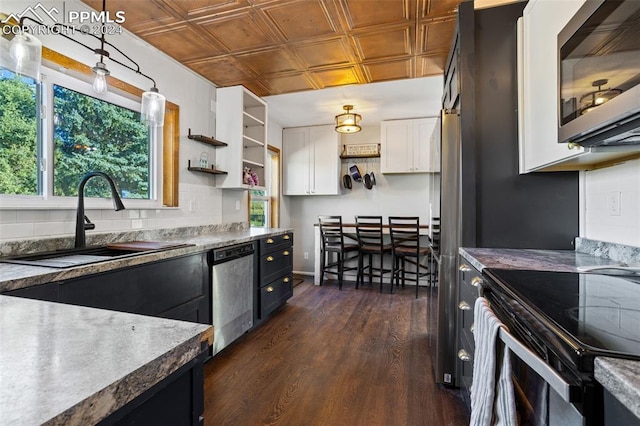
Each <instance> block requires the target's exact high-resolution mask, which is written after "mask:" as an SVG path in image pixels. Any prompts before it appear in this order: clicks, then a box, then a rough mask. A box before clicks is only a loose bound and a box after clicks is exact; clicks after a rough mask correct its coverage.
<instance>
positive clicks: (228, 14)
mask: <svg viewBox="0 0 640 426" xmlns="http://www.w3.org/2000/svg"><path fill="white" fill-rule="evenodd" d="M460 1H461V0H226V1H205V0H189V1H186V0H137V1H130V0H109V1H108V2H107V3H108V4H107V9H108V10H110V11H112V13H114V12H115V11H118V10H122V11H125V14H126V21H125V23H124V27H125V28H126V29H127V30H129V31H131V32H132V33H134V34H136V35H137V36H138V37H140V38H142V39H144V40H145V41H146V42H148V43H149V44H151V45H153V46H155V47H157V48H158V49H159V50H161V51H163V52H165V53H166V54H167V55H169V56H171V57H173V58H174V59H176V60H177V61H179V62H181V63H183V64H184V65H186V66H187V67H189V68H191V69H193V70H194V71H195V72H197V73H199V74H201V75H202V76H204V77H205V78H207V79H208V80H210V81H211V82H213V83H214V84H215V85H217V86H219V87H225V86H233V85H237V84H242V85H244V86H245V87H247V88H248V89H249V90H251V91H253V92H254V93H256V94H257V95H259V96H267V95H277V94H282V93H291V92H298V91H304V90H313V89H323V88H326V87H334V86H341V85H345V84H365V83H375V82H382V81H391V80H398V79H406V78H417V77H427V76H432V75H440V74H441V73H442V71H443V69H444V63H445V60H446V57H447V53H448V51H449V47H450V44H451V38H452V36H453V33H454V30H455V14H456V8H457V6H458V4H459V3H460ZM83 2H84V3H86V4H88V5H89V6H91V7H93V8H94V9H97V10H99V9H100V8H101V6H102V5H101V1H100V0H83Z"/></svg>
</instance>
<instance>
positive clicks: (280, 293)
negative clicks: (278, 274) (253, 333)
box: [260, 273, 293, 318]
mask: <svg viewBox="0 0 640 426" xmlns="http://www.w3.org/2000/svg"><path fill="white" fill-rule="evenodd" d="M291 296H293V274H292V273H289V274H287V275H286V276H284V277H282V278H279V279H277V280H275V281H272V282H270V283H269V284H267V285H265V286H263V287H261V288H260V318H265V317H266V316H267V315H269V314H270V313H271V312H273V311H275V310H276V309H278V308H279V307H280V306H282V305H284V303H285V302H286V301H287V299H289V298H290V297H291Z"/></svg>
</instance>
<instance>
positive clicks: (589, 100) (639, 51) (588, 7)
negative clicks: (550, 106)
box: [558, 0, 640, 146]
mask: <svg viewBox="0 0 640 426" xmlns="http://www.w3.org/2000/svg"><path fill="white" fill-rule="evenodd" d="M558 101H559V105H558V112H559V117H558V142H560V143H565V142H572V143H576V144H580V145H583V146H614V145H638V144H640V1H638V0H587V1H586V2H585V4H584V5H583V6H582V7H581V8H580V9H579V10H578V12H577V13H576V14H575V15H574V17H573V18H572V19H571V20H570V21H569V23H568V24H567V25H566V26H565V27H564V28H563V29H562V31H560V33H559V34H558Z"/></svg>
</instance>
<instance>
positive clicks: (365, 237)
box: [356, 216, 384, 252]
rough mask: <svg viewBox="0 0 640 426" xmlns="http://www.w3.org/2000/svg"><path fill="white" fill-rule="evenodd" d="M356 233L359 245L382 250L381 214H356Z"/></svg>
mask: <svg viewBox="0 0 640 426" xmlns="http://www.w3.org/2000/svg"><path fill="white" fill-rule="evenodd" d="M356 235H357V236H358V243H359V244H360V247H363V248H366V249H367V250H368V251H380V252H382V251H383V246H384V240H383V236H382V216H356Z"/></svg>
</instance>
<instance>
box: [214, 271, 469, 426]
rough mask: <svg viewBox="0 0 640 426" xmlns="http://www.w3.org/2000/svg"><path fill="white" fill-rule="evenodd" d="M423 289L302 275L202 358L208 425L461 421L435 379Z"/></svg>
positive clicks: (451, 397) (461, 411) (449, 393)
mask: <svg viewBox="0 0 640 426" xmlns="http://www.w3.org/2000/svg"><path fill="white" fill-rule="evenodd" d="M421 291H423V294H422V295H421V297H420V298H419V299H416V298H415V288H414V287H407V288H405V289H399V291H395V292H394V294H388V293H384V294H380V293H378V286H377V285H376V284H373V286H368V285H365V286H364V287H361V288H360V289H358V290H355V288H354V286H353V284H352V283H345V285H344V286H343V290H342V291H339V290H338V287H337V285H336V284H331V283H330V284H325V285H323V286H321V287H318V286H314V285H313V284H312V283H311V282H309V281H304V282H303V283H302V284H300V285H298V286H296V287H295V289H294V296H293V297H292V298H291V299H290V300H289V302H288V303H287V305H286V306H284V307H283V308H282V309H281V310H280V311H278V312H277V313H276V314H275V315H274V316H273V317H272V318H271V319H270V320H269V321H267V322H266V323H265V324H263V325H261V326H260V327H258V328H257V329H255V330H253V331H252V332H250V333H248V334H245V335H244V336H243V337H241V338H240V339H239V340H238V341H237V342H236V343H234V344H233V345H231V346H229V347H227V348H226V349H225V350H224V351H222V352H221V353H220V354H218V355H217V356H216V357H215V358H214V359H212V360H211V361H209V362H208V363H207V364H206V365H205V371H204V373H205V425H207V426H213V425H243V426H244V425H275V424H280V425H331V426H333V425H367V426H373V425H467V424H468V423H469V419H468V413H467V412H466V409H465V407H464V405H463V403H462V400H461V399H460V396H459V392H458V391H457V390H452V389H446V388H444V387H441V386H439V385H436V384H434V381H433V370H432V366H431V354H430V349H429V342H428V334H427V324H426V312H427V305H428V304H429V302H430V300H429V297H428V296H427V295H426V289H425V290H421Z"/></svg>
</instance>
